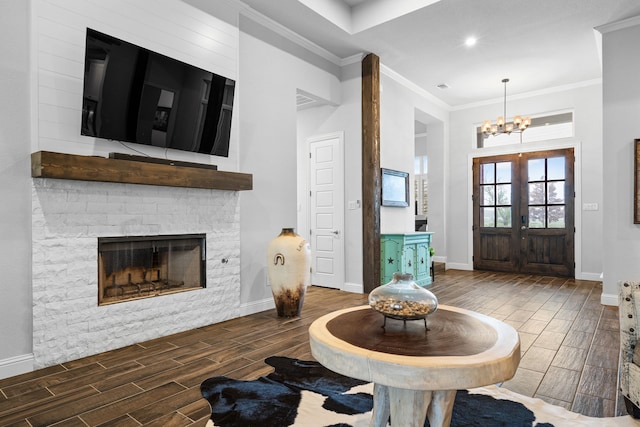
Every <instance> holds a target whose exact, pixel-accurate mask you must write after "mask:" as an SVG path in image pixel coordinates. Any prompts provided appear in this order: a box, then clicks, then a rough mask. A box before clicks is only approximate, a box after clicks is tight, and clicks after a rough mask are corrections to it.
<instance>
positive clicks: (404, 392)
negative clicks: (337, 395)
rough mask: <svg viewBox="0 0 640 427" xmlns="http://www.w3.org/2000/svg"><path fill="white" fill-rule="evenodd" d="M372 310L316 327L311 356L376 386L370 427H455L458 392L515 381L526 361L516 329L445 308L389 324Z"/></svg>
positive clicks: (331, 317)
mask: <svg viewBox="0 0 640 427" xmlns="http://www.w3.org/2000/svg"><path fill="white" fill-rule="evenodd" d="M383 324H384V317H383V316H382V315H381V314H380V313H378V312H376V311H374V310H373V309H371V308H370V307H369V306H368V305H365V306H360V307H354V308H348V309H344V310H339V311H336V312H333V313H330V314H327V315H325V316H323V317H320V318H319V319H317V320H316V321H314V322H313V323H312V324H311V326H310V327H309V338H310V344H311V353H312V354H313V357H314V358H315V359H316V360H317V361H318V362H320V363H321V364H322V365H324V366H325V367H327V368H329V369H331V370H332V371H334V372H337V373H340V374H343V375H346V376H349V377H352V378H357V379H360V380H364V381H370V382H373V383H374V397H373V401H374V404H373V416H372V420H371V424H370V425H371V426H373V427H384V426H386V425H387V420H388V419H389V416H390V417H391V425H393V426H403V427H414V426H415V427H422V426H424V422H425V419H426V418H427V417H428V418H429V423H430V425H431V426H432V427H438V426H449V423H450V422H451V413H452V410H453V402H454V400H455V395H456V391H457V390H460V389H467V388H473V387H481V386H486V385H489V384H495V383H499V382H501V381H505V380H508V379H510V378H512V377H513V375H514V374H515V372H516V369H517V368H518V364H519V363H520V339H519V337H518V333H517V332H516V330H515V329H514V328H512V327H511V326H509V325H507V324H506V323H503V322H500V321H498V320H496V319H493V318H491V317H488V316H485V315H482V314H480V313H476V312H473V311H469V310H464V309H461V308H456V307H451V306H446V305H439V306H438V310H437V311H436V312H435V313H433V314H431V315H430V316H428V317H427V325H428V330H425V327H424V323H423V321H422V320H420V321H407V322H403V321H401V320H394V319H388V320H387V322H386V325H385V327H384V328H383Z"/></svg>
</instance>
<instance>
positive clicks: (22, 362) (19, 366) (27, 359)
mask: <svg viewBox="0 0 640 427" xmlns="http://www.w3.org/2000/svg"><path fill="white" fill-rule="evenodd" d="M31 371H33V354H31V353H29V354H23V355H21V356H15V357H10V358H8V359H3V360H0V379H3V378H9V377H14V376H16V375H20V374H24V373H27V372H31Z"/></svg>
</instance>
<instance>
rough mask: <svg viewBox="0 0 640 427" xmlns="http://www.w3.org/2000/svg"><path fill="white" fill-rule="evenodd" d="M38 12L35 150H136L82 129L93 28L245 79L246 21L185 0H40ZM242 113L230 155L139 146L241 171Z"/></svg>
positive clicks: (154, 153)
mask: <svg viewBox="0 0 640 427" xmlns="http://www.w3.org/2000/svg"><path fill="white" fill-rule="evenodd" d="M34 17H35V19H34V26H33V27H34V29H33V31H34V36H33V40H34V43H35V46H34V48H35V52H36V55H35V57H34V61H35V63H36V64H35V65H36V71H37V72H36V74H35V77H34V78H35V80H36V81H35V82H34V88H35V94H36V95H35V99H34V103H35V104H36V111H35V114H36V115H37V123H38V126H37V129H34V130H35V132H36V135H37V138H36V139H35V144H36V146H34V147H32V151H39V150H47V151H59V152H66V153H74V154H85V155H88V154H90V155H107V154H108V153H109V152H111V151H119V152H127V153H129V154H136V153H135V152H133V151H129V150H127V149H126V148H125V147H123V146H122V145H120V144H119V143H116V142H112V141H106V140H100V139H96V138H91V137H86V136H82V135H80V119H81V109H82V86H83V74H84V49H85V35H86V29H87V27H89V28H92V29H95V30H97V31H100V32H103V33H106V34H109V35H111V36H114V37H117V38H120V39H122V40H126V41H128V42H131V43H134V44H137V45H139V46H142V47H145V48H147V49H150V50H152V51H155V52H158V53H161V54H163V55H167V56H169V57H172V58H175V59H177V60H180V61H183V62H186V63H188V64H192V65H195V66H197V67H200V68H202V69H205V70H208V71H212V72H214V73H217V74H221V75H223V76H225V77H228V78H231V79H233V80H236V81H237V74H238V71H237V63H238V40H239V32H238V28H236V27H234V26H232V25H229V24H227V23H226V22H224V21H221V20H219V19H217V18H215V17H213V16H211V15H208V14H206V13H204V12H202V11H200V10H198V9H196V8H194V7H192V6H189V5H187V4H185V3H183V2H181V1H179V0H109V1H103V0H35V1H34ZM236 90H237V89H236ZM236 107H237V105H236ZM236 113H237V108H234V115H233V120H234V123H232V135H231V147H230V154H229V157H228V158H223V157H214V156H208V155H204V154H198V153H187V152H182V151H177V150H170V152H168V153H165V150H164V149H161V148H158V147H147V146H139V145H133V147H134V148H135V149H137V150H140V149H141V150H142V151H143V152H145V153H146V154H148V155H150V156H153V157H165V156H167V157H170V158H172V159H175V160H188V161H197V162H201V163H213V164H217V165H218V166H219V168H220V169H223V170H231V171H236V170H237V168H238V166H237V152H238V148H237V144H238V130H237V129H238V126H237V114H236ZM129 145H130V144H129Z"/></svg>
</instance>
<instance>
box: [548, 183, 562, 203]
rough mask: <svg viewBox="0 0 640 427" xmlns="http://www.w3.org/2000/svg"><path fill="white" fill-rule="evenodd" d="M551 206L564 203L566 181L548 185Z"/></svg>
mask: <svg viewBox="0 0 640 427" xmlns="http://www.w3.org/2000/svg"><path fill="white" fill-rule="evenodd" d="M547 197H548V199H549V204H559V203H564V181H556V182H549V183H547Z"/></svg>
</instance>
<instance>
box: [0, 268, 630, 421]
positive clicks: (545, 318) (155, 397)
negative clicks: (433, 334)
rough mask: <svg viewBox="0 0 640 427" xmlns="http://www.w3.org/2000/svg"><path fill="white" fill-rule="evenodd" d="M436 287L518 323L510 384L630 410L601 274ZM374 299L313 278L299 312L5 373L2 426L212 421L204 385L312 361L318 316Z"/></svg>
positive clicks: (473, 280)
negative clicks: (280, 362) (283, 363)
mask: <svg viewBox="0 0 640 427" xmlns="http://www.w3.org/2000/svg"><path fill="white" fill-rule="evenodd" d="M430 289H431V290H432V291H433V292H434V293H435V294H436V295H437V296H438V299H439V301H440V303H442V304H447V305H454V306H458V307H463V308H466V309H470V310H474V311H478V312H480V313H483V314H487V315H490V316H492V317H495V318H498V319H500V320H502V321H504V322H507V323H509V324H511V325H512V326H514V327H515V328H516V329H517V330H518V331H519V333H520V337H521V345H522V361H521V363H520V367H519V368H518V371H517V373H516V375H515V377H514V378H513V379H511V380H510V381H507V382H506V383H504V385H503V386H504V387H506V388H509V389H510V390H513V391H516V392H518V393H521V394H524V395H527V396H534V397H538V398H541V399H543V400H545V401H547V402H550V403H553V404H556V405H560V406H563V407H565V408H568V409H571V410H573V411H575V412H579V413H582V414H585V415H589V416H595V417H603V416H614V415H615V414H621V413H623V406H621V405H620V404H619V403H618V402H617V399H616V388H617V384H616V379H617V365H618V348H619V336H618V311H617V308H616V307H608V306H602V305H600V302H599V301H600V294H601V291H602V285H601V283H600V282H591V281H580V280H573V279H565V278H554V277H545V276H530V275H514V274H502V273H491V272H479V271H475V272H472V271H456V270H448V271H446V272H444V271H442V270H441V271H438V272H437V274H436V280H435V283H434V284H433V285H432V286H431V287H430ZM366 301H367V297H366V295H359V294H352V293H346V292H341V291H337V290H333V289H326V288H320V287H315V286H312V287H310V288H309V290H308V292H307V296H306V299H305V303H304V308H303V311H302V314H301V316H300V317H299V318H293V319H284V318H278V317H277V316H276V314H275V310H268V311H265V312H261V313H257V314H253V315H250V316H245V317H242V318H238V319H234V320H229V321H226V322H223V323H218V324H214V325H210V326H206V327H202V328H198V329H195V330H191V331H188V332H183V333H179V334H175V335H171V336H168V337H164V338H159V339H155V340H152V341H148V342H144V343H140V344H137V345H132V346H129V347H125V348H122V349H118V350H113V351H109V352H106V353H101V354H98V355H95V356H90V357H86V358H83V359H79V360H74V361H71V362H68V363H63V364H60V365H55V366H51V367H48V368H44V369H40V370H37V371H34V372H31V373H27V374H23V375H19V376H15V377H11V378H7V379H3V380H0V425H1V426H50V425H56V426H65V427H66V426H98V425H100V426H125V427H126V426H140V425H145V426H164V427H166V426H204V425H205V423H206V420H207V418H208V415H209V407H208V404H207V402H206V401H205V400H204V399H202V397H201V395H200V390H199V386H200V383H201V382H202V381H204V380H205V379H207V378H209V377H211V376H216V375H227V376H230V377H232V378H237V379H254V378H257V377H259V376H261V375H265V374H268V373H269V372H270V371H271V367H268V366H267V365H265V364H264V362H263V360H264V358H265V357H267V356H271V355H282V356H288V357H295V358H300V359H307V360H311V359H313V358H312V356H311V354H310V348H309V340H308V334H307V330H308V326H309V324H311V322H313V321H314V320H315V319H316V318H318V317H319V316H321V315H324V314H326V313H329V312H331V311H334V310H338V309H341V308H346V307H352V306H356V305H362V304H366Z"/></svg>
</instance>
